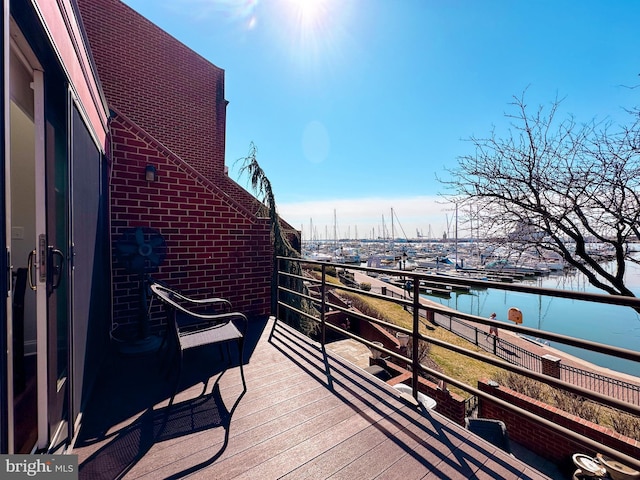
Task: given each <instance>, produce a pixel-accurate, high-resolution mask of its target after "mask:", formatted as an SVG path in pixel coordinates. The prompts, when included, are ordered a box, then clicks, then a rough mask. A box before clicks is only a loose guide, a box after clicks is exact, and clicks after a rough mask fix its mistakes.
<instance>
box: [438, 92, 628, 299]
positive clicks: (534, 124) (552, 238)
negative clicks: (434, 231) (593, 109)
mask: <svg viewBox="0 0 640 480" xmlns="http://www.w3.org/2000/svg"><path fill="white" fill-rule="evenodd" d="M559 105H560V101H559V100H556V101H554V102H553V103H552V104H551V105H550V107H549V108H548V109H546V110H545V109H544V108H543V107H538V108H537V109H536V110H535V111H533V112H532V111H530V109H529V108H528V106H527V105H526V103H525V100H524V94H523V95H522V96H520V97H514V101H513V102H512V103H511V106H512V107H513V109H514V110H515V113H513V114H508V115H507V117H508V118H509V119H510V120H511V128H510V129H509V132H508V134H507V136H506V137H505V138H500V137H499V136H498V135H497V134H496V133H495V131H493V132H492V133H491V135H490V136H489V137H488V138H478V137H471V138H470V139H469V141H470V142H471V143H472V144H473V146H474V147H475V152H474V153H473V154H469V155H465V156H462V157H460V158H458V160H457V166H456V167H453V168H451V169H448V173H449V174H450V175H451V176H450V179H448V180H442V179H441V180H440V181H441V182H442V183H443V184H444V185H445V186H446V187H447V189H448V194H447V195H446V196H447V197H448V198H449V199H450V200H453V201H455V202H456V203H457V204H458V205H471V206H472V207H470V208H471V209H472V210H474V211H476V212H478V213H477V218H476V222H477V226H478V228H479V229H480V230H481V232H482V235H483V237H484V238H494V239H499V240H500V241H501V242H502V243H504V244H508V245H510V246H511V247H512V248H513V249H514V250H517V251H519V252H523V251H535V252H537V253H540V254H544V253H545V252H555V253H556V254H559V255H560V256H562V258H563V259H564V260H565V262H567V263H568V264H569V265H572V266H573V267H575V268H577V269H578V270H579V271H581V272H582V273H584V274H585V276H586V277H587V278H588V280H589V282H590V283H591V284H592V285H594V286H596V287H597V288H599V289H601V290H604V291H605V292H608V293H610V294H619V295H625V296H634V295H633V293H632V292H631V290H630V289H629V288H628V287H627V286H626V285H625V279H624V276H625V266H626V262H628V261H630V262H637V261H638V260H637V259H636V258H634V257H633V256H632V255H631V253H632V252H630V250H629V242H630V241H637V240H638V238H640V235H639V233H640V232H639V228H640V222H639V220H640V115H639V112H638V111H632V112H629V113H630V117H631V118H632V119H633V120H632V122H631V123H630V125H628V126H626V127H621V128H618V129H616V130H615V131H613V128H612V126H611V125H605V124H598V123H595V122H591V123H589V124H578V123H576V122H575V121H574V119H573V118H572V117H568V118H566V119H564V120H558V119H557V118H556V117H557V116H558V107H559ZM605 259H606V260H610V261H607V262H604V260H605ZM612 265H613V268H611V266H612Z"/></svg>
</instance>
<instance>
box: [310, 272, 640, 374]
mask: <svg viewBox="0 0 640 480" xmlns="http://www.w3.org/2000/svg"><path fill="white" fill-rule="evenodd" d="M318 263H320V264H322V263H325V265H327V263H326V262H318ZM328 265H333V264H328ZM341 268H343V267H341ZM349 268H354V267H351V266H350V267H349ZM355 268H356V269H358V270H365V271H366V270H368V268H367V267H355ZM383 271H386V272H387V273H389V271H388V270H383ZM395 272H398V274H399V275H404V274H405V273H412V272H404V271H401V270H396V271H395ZM412 275H414V276H416V277H419V276H420V274H416V273H412ZM423 276H424V275H423ZM443 283H446V282H443ZM485 283H486V282H485ZM495 285H496V286H497V287H505V286H507V285H505V284H502V283H495ZM331 286H332V287H334V288H338V289H341V290H347V291H351V292H353V293H357V294H364V295H366V296H371V297H374V298H379V299H383V300H387V301H391V302H393V303H396V304H401V305H407V306H413V302H411V301H407V300H403V299H398V298H394V297H387V296H385V295H378V294H375V293H372V292H365V291H364V290H358V289H355V288H351V287H345V286H338V285H333V284H331ZM497 287H496V288H497ZM502 289H503V290H504V288H502ZM528 290H535V292H533V291H531V292H527V291H528ZM519 291H523V292H524V293H540V294H542V295H546V293H545V292H554V293H557V292H564V291H560V290H552V289H543V288H540V287H525V289H524V290H519ZM570 293H571V292H570ZM573 293H580V292H573ZM584 295H586V296H592V295H595V296H596V297H598V298H599V297H601V296H602V295H598V294H584ZM606 296H612V295H606ZM613 297H616V298H620V299H628V297H622V296H620V295H617V296H616V295H613ZM566 298H573V297H566ZM578 299H579V300H580V299H581V300H587V299H586V298H578ZM635 300H637V302H638V306H640V299H635ZM605 303H606V302H605ZM420 307H421V308H424V309H425V310H427V311H432V312H435V313H440V314H442V315H448V316H454V317H456V318H461V319H465V320H469V321H472V322H476V323H480V324H483V325H493V326H496V327H498V328H501V329H504V330H509V331H512V332H516V333H521V334H524V335H532V336H534V337H539V338H544V339H545V340H551V341H554V342H558V343H562V344H564V345H570V346H572V347H578V348H583V349H586V350H591V351H593V352H598V353H603V354H605V355H612V356H615V357H618V358H623V359H625V360H631V361H635V362H640V351H636V350H631V349H627V348H622V347H616V346H613V345H606V344H603V343H598V342H594V341H591V340H585V339H578V338H575V337H571V336H568V335H563V334H560V333H553V332H547V331H544V330H537V329H535V328H530V327H523V326H520V325H515V324H514V325H511V324H508V323H504V322H500V321H493V320H490V319H488V318H484V317H479V316H476V315H471V314H466V313H463V312H458V311H451V309H447V308H444V307H438V306H425V305H424V304H420Z"/></svg>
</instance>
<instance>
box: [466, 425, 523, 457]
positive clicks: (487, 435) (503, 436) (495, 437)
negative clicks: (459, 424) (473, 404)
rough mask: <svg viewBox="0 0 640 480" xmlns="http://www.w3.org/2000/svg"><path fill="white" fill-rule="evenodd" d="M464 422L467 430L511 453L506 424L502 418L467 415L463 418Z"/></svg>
mask: <svg viewBox="0 0 640 480" xmlns="http://www.w3.org/2000/svg"><path fill="white" fill-rule="evenodd" d="M464 423H465V427H466V428H467V430H469V431H471V432H473V433H475V434H476V435H478V436H479V437H482V438H484V439H485V440H487V441H488V442H490V443H492V444H493V445H495V446H496V447H498V448H500V449H502V450H504V451H505V452H507V453H511V444H510V443H509V435H508V434H507V426H506V425H505V424H504V422H503V421H502V420H495V419H492V418H468V417H467V418H465V419H464Z"/></svg>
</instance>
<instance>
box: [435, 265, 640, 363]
mask: <svg viewBox="0 0 640 480" xmlns="http://www.w3.org/2000/svg"><path fill="white" fill-rule="evenodd" d="M626 279H627V284H628V285H629V288H630V289H631V290H632V291H633V292H634V294H636V295H639V296H640V267H639V266H637V265H632V264H630V265H629V266H628V272H627V276H626ZM533 284H534V285H535V286H540V287H545V288H557V289H563V290H574V291H581V292H590V293H603V292H602V291H601V290H598V289H596V288H595V287H593V286H591V285H590V284H589V283H588V282H587V281H586V279H585V278H584V276H583V275H582V274H579V273H572V274H565V275H559V274H556V275H553V274H552V275H549V276H545V277H539V278H538V279H536V280H535V283H533ZM425 298H428V299H430V300H432V301H436V302H439V303H441V304H443V305H446V306H448V307H451V308H455V309H456V310H459V311H461V312H464V313H470V314H472V315H477V316H483V317H489V315H490V314H491V313H492V312H496V313H497V314H498V320H505V321H506V318H507V311H508V310H509V308H511V307H516V308H519V309H520V310H521V311H522V319H523V322H522V325H523V326H525V327H529V328H536V329H541V330H546V331H549V332H553V333H559V334H563V335H570V336H572V337H577V338H582V339H585V340H592V341H595V342H599V343H604V344H608V345H613V346H616V347H622V348H628V349H630V350H639V349H640V315H639V314H638V313H637V312H635V311H634V310H633V309H631V308H630V307H620V306H615V305H605V304H598V303H592V302H583V301H579V300H571V299H565V298H550V297H543V296H541V295H531V294H525V293H519V292H506V291H502V290H496V289H487V290H476V291H472V292H471V294H458V293H452V294H451V298H450V299H446V298H444V299H443V298H438V297H431V296H425ZM550 346H552V347H553V348H556V349H558V350H561V351H564V352H566V353H569V354H571V355H574V356H576V357H578V358H582V359H584V360H586V361H588V362H591V363H594V364H596V365H600V366H602V367H606V368H610V369H613V370H617V371H620V372H624V373H628V374H631V375H635V376H640V364H639V363H637V362H632V361H630V360H624V359H619V358H614V357H611V356H609V355H603V354H600V353H596V352H590V351H587V350H583V349H579V348H576V347H571V346H566V345H563V344H560V343H557V342H551V344H550Z"/></svg>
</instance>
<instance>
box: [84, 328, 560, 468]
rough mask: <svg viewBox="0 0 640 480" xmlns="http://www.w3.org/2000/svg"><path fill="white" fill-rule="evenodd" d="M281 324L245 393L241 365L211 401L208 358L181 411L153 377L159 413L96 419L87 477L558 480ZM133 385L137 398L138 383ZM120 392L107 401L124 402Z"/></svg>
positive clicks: (260, 340) (263, 334) (200, 362)
mask: <svg viewBox="0 0 640 480" xmlns="http://www.w3.org/2000/svg"><path fill="white" fill-rule="evenodd" d="M272 327H273V323H272V321H269V322H268V323H265V324H260V325H258V326H257V327H256V326H254V328H257V329H258V333H259V334H260V335H259V336H258V335H256V339H255V343H254V345H253V346H252V348H251V349H250V351H249V352H248V353H247V358H246V359H245V363H244V370H245V376H246V381H247V391H246V392H245V393H244V394H243V392H242V382H241V379H240V374H239V368H238V367H237V358H236V360H235V364H236V366H233V367H232V368H229V370H228V371H226V372H225V373H224V375H222V377H220V378H219V379H218V382H217V384H215V385H209V386H208V390H207V395H205V396H203V397H200V394H201V391H202V388H203V382H204V381H206V380H207V379H208V378H209V377H212V378H213V380H215V379H216V378H217V376H218V375H219V372H220V367H219V366H216V365H215V363H216V362H211V358H217V357H211V353H210V352H209V353H207V352H205V353H203V354H201V356H198V355H195V356H194V357H193V358H191V359H185V362H189V363H188V365H189V367H188V368H189V370H190V375H189V376H187V378H185V379H184V381H183V382H182V383H181V386H180V390H181V391H180V394H179V395H178V396H177V397H176V399H175V403H174V405H173V406H171V408H167V405H168V402H169V395H170V392H171V391H172V388H171V382H170V381H168V380H167V379H166V378H165V377H164V376H162V375H166V374H162V375H161V374H158V375H156V376H154V374H153V373H151V372H149V371H147V372H145V373H144V374H143V376H141V377H138V378H139V381H140V382H141V385H140V386H139V390H140V391H139V392H138V393H137V395H141V396H144V395H145V391H146V393H147V394H148V395H149V396H148V399H147V400H148V402H149V407H147V408H144V399H138V398H136V397H135V392H133V391H127V392H126V396H127V398H129V399H130V400H131V401H134V400H135V404H134V405H132V406H129V407H128V408H126V409H125V411H123V412H120V413H118V412H112V413H111V414H110V415H109V416H108V417H105V418H104V419H103V422H104V424H100V418H99V416H97V415H95V414H94V415H91V414H90V413H88V414H87V415H88V422H87V423H88V425H87V431H86V432H84V436H83V435H81V436H80V438H81V440H80V441H79V442H78V444H77V445H76V447H75V450H74V452H73V453H77V454H78V455H79V462H80V466H81V470H80V478H86V479H89V478H91V479H92V480H93V479H94V478H97V479H100V478H104V479H109V478H114V477H115V476H117V474H119V475H120V476H121V477H122V478H125V479H145V480H152V479H153V480H157V479H159V478H169V479H170V478H182V477H184V476H187V475H189V478H195V479H198V478H202V479H210V478H225V479H232V478H237V479H255V478H265V479H272V478H286V479H289V480H293V479H295V480H302V479H316V478H334V479H348V480H352V479H353V478H380V479H383V478H384V479H393V478H403V479H418V478H453V479H457V478H459V479H462V478H464V479H466V478H505V479H506V478H523V479H532V480H533V479H535V480H538V479H543V478H547V477H545V476H543V475H541V474H539V473H538V472H536V471H535V470H533V469H531V468H529V467H528V466H527V465H525V464H523V463H522V462H520V461H519V460H517V459H515V458H513V457H510V456H508V455H506V454H504V453H503V452H500V451H497V450H496V448H495V447H493V446H492V445H490V444H488V443H486V442H485V441H483V440H481V439H479V438H478V437H475V436H473V435H471V434H470V433H469V432H468V431H466V430H464V429H463V428H461V427H460V426H458V425H455V424H453V423H452V422H450V421H449V420H447V419H446V418H444V417H442V416H441V415H439V414H437V413H434V412H431V411H428V412H421V411H418V410H417V409H415V408H414V407H413V406H411V405H409V404H408V403H405V401H403V400H402V399H401V397H400V396H399V394H398V392H397V391H396V390H394V389H393V388H392V387H390V386H389V385H387V384H386V383H384V382H382V381H380V380H378V379H376V378H374V377H373V376H371V375H369V374H368V373H366V372H365V371H364V370H362V369H360V368H359V367H356V366H355V365H353V364H351V363H350V362H348V361H346V360H344V359H342V358H340V357H338V356H336V355H334V354H331V353H328V352H325V351H324V350H323V349H322V348H321V346H320V345H318V344H317V343H315V342H313V341H311V340H310V339H308V338H307V337H305V336H303V335H301V334H299V333H298V332H295V331H293V330H291V329H290V328H289V327H286V326H285V325H283V324H281V323H280V322H278V323H277V325H276V326H275V329H274V330H273V334H272V331H271V328H272ZM116 363H117V360H116ZM141 364H142V365H143V366H145V368H150V367H149V365H144V361H141ZM186 365H187V363H185V366H186ZM131 375H134V374H133V373H132V374H131ZM105 378H109V379H110V380H111V381H113V380H115V379H116V378H117V377H113V376H111V377H110V376H107V377H105ZM143 380H144V381H146V382H149V386H147V387H146V390H145V386H144V385H143V384H142V383H143ZM213 380H212V382H211V383H212V384H213ZM158 382H164V383H166V384H167V385H166V386H165V385H160V386H158V385H156V384H157V383H158ZM126 385H127V388H128V389H134V388H135V381H129V382H128V383H127V384H126ZM154 385H155V386H154ZM119 388H120V387H119V386H118V385H117V384H115V385H113V386H111V387H110V390H109V389H108V388H106V389H105V388H103V389H102V393H103V394H105V395H109V392H110V395H112V396H116V395H117V394H118V389H119ZM149 392H151V393H152V394H150V393H149ZM116 404H117V406H118V407H119V408H125V406H126V405H121V402H116V403H115V404H114V403H113V401H110V399H109V398H99V399H97V400H96V401H95V402H92V403H91V404H90V409H91V408H92V409H93V410H95V411H99V409H100V408H105V405H112V406H113V405H116ZM84 428H85V426H83V429H84ZM107 433H109V434H110V435H106V434H107ZM100 472H105V473H100Z"/></svg>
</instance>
